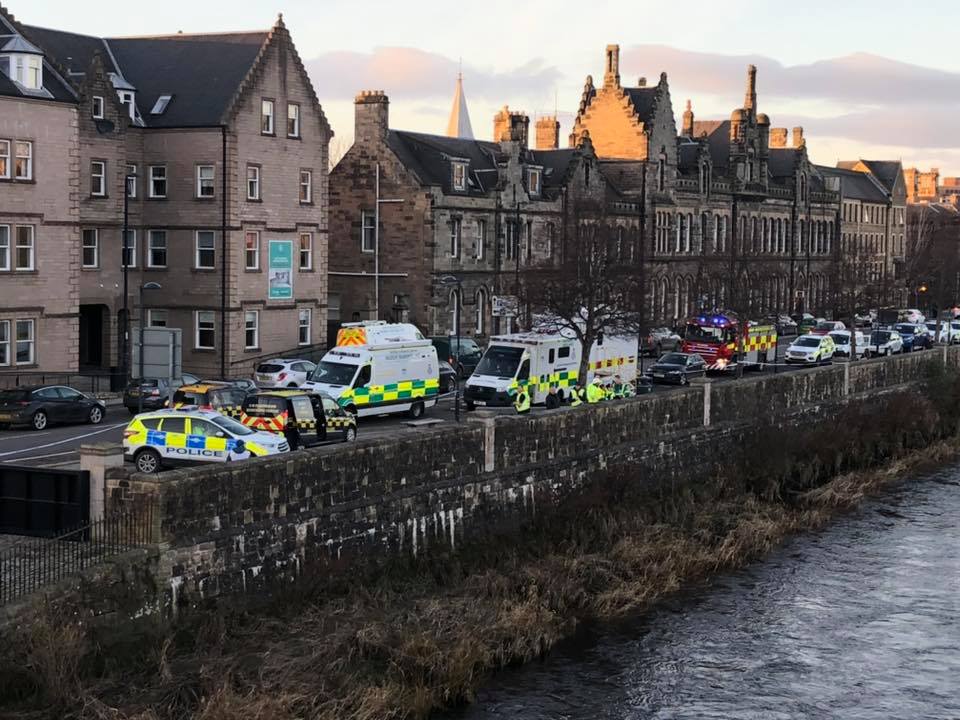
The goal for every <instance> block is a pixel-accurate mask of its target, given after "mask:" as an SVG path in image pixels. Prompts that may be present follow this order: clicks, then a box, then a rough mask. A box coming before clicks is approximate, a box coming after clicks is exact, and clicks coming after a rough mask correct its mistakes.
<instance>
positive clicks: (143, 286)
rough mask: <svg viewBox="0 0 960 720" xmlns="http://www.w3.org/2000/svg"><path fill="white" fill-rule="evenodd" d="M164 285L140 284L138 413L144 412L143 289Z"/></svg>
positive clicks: (157, 287)
mask: <svg viewBox="0 0 960 720" xmlns="http://www.w3.org/2000/svg"><path fill="white" fill-rule="evenodd" d="M162 288H163V286H162V285H161V284H160V283H158V282H148V283H141V285H140V371H139V373H138V376H139V382H140V392H139V393H138V395H137V414H140V413H142V412H143V387H144V385H143V364H144V363H143V323H144V320H145V317H146V316H145V314H144V309H143V291H144V290H161V289H162Z"/></svg>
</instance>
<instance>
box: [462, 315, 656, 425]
mask: <svg viewBox="0 0 960 720" xmlns="http://www.w3.org/2000/svg"><path fill="white" fill-rule="evenodd" d="M579 370H580V342H579V341H578V340H576V339H573V338H567V337H564V336H563V335H553V334H542V333H535V332H530V333H518V334H514V335H498V336H495V337H493V338H491V339H490V344H489V345H488V346H487V349H486V351H485V352H484V353H483V357H482V358H481V359H480V364H479V365H477V369H476V370H474V371H473V375H471V376H470V378H469V379H468V380H467V383H466V386H465V389H464V398H465V402H466V405H467V408H468V409H471V410H472V409H473V408H475V407H477V406H505V405H510V404H511V403H512V402H513V398H512V397H511V394H510V393H511V390H513V389H516V388H517V387H519V386H521V385H525V386H526V387H527V388H528V389H529V391H530V401H531V402H532V403H540V402H543V401H544V400H545V399H546V397H547V394H548V392H549V390H550V386H551V385H556V386H557V388H559V391H558V394H559V395H560V396H561V399H563V398H566V397H569V395H570V388H572V387H573V385H574V384H575V383H576V382H577V373H578V371H579ZM596 375H601V376H602V377H605V378H613V376H614V375H619V376H620V379H621V380H623V382H633V380H634V379H636V377H637V338H636V337H604V338H603V339H601V340H600V341H598V342H596V343H594V345H593V347H592V348H591V349H590V364H589V365H588V369H587V377H586V379H585V380H584V383H588V382H590V381H591V380H593V378H594V376H596Z"/></svg>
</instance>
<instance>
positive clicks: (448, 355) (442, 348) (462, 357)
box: [430, 335, 483, 378]
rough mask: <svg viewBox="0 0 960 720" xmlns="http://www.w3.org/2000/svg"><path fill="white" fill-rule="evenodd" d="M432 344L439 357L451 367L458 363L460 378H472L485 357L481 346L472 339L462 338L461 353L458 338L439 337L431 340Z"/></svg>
mask: <svg viewBox="0 0 960 720" xmlns="http://www.w3.org/2000/svg"><path fill="white" fill-rule="evenodd" d="M430 342H432V343H433V346H434V347H435V348H436V349H437V357H438V358H440V360H441V361H446V362H448V363H450V365H451V366H453V365H454V363H456V368H457V371H458V372H459V373H460V377H465V378H466V377H470V376H471V375H472V374H473V371H474V370H476V369H477V364H478V363H479V362H480V358H481V357H482V356H483V351H482V350H481V349H480V346H479V345H477V343H476V341H474V340H473V339H471V338H465V337H462V338H460V351H459V352H457V338H456V337H455V336H454V337H448V336H447V335H438V336H436V337H432V338H430Z"/></svg>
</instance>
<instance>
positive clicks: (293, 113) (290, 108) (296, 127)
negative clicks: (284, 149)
mask: <svg viewBox="0 0 960 720" xmlns="http://www.w3.org/2000/svg"><path fill="white" fill-rule="evenodd" d="M287 137H292V138H298V137H300V106H299V105H297V104H296V103H287Z"/></svg>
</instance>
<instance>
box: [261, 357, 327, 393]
mask: <svg viewBox="0 0 960 720" xmlns="http://www.w3.org/2000/svg"><path fill="white" fill-rule="evenodd" d="M315 367H316V364H315V363H312V362H310V361H309V360H290V359H285V358H274V359H273V360H265V361H264V362H262V363H260V364H259V365H257V369H256V371H255V372H254V375H253V379H254V381H255V382H256V383H257V386H258V387H262V388H297V387H300V386H301V385H303V383H305V382H306V381H307V380H308V379H309V377H310V373H312V372H313V369H314V368H315Z"/></svg>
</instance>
